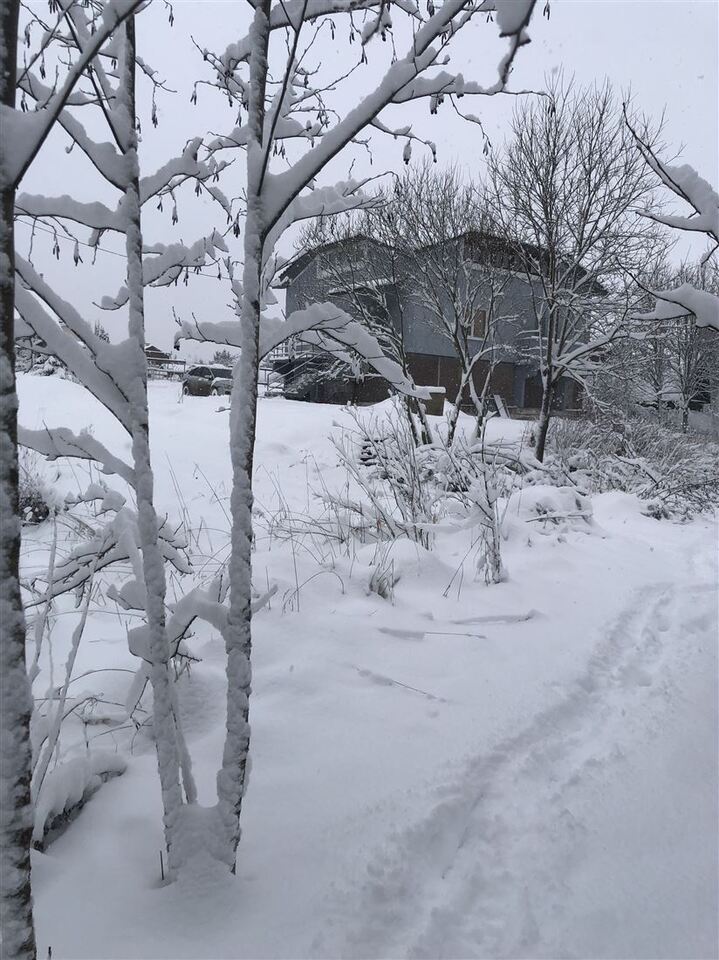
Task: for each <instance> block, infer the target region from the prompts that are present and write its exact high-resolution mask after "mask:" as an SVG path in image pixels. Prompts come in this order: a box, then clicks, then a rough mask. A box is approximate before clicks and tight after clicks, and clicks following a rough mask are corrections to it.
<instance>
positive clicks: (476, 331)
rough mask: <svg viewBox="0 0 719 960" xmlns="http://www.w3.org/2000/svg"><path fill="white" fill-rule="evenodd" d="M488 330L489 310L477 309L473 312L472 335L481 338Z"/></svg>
mask: <svg viewBox="0 0 719 960" xmlns="http://www.w3.org/2000/svg"><path fill="white" fill-rule="evenodd" d="M486 332H487V311H486V310H484V309H479V310H475V311H474V313H473V314H472V327H471V330H470V333H469V335H470V337H476V338H480V337H483V336H484V335H485V333H486Z"/></svg>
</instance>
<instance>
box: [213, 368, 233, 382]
mask: <svg viewBox="0 0 719 960" xmlns="http://www.w3.org/2000/svg"><path fill="white" fill-rule="evenodd" d="M211 370H212V376H213V377H215V378H216V379H218V380H231V379H232V370H230V369H229V368H228V367H212V368H211Z"/></svg>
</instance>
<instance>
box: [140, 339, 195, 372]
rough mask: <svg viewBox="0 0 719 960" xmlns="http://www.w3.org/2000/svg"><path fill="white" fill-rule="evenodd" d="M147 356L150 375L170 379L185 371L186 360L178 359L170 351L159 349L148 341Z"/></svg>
mask: <svg viewBox="0 0 719 960" xmlns="http://www.w3.org/2000/svg"><path fill="white" fill-rule="evenodd" d="M145 356H146V357H147V375H148V377H157V378H163V377H164V378H167V379H170V378H172V377H181V376H182V375H183V374H184V372H185V361H184V360H176V359H175V358H174V357H171V356H170V354H169V353H165V352H164V351H163V350H160V349H158V348H157V347H156V346H154V344H152V343H148V344H147V346H146V347H145Z"/></svg>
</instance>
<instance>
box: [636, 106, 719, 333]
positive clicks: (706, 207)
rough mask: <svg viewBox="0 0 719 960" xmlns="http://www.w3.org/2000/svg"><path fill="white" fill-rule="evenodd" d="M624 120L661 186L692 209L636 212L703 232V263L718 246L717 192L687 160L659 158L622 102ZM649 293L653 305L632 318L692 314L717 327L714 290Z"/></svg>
mask: <svg viewBox="0 0 719 960" xmlns="http://www.w3.org/2000/svg"><path fill="white" fill-rule="evenodd" d="M624 121H625V123H626V125H627V127H628V129H629V131H630V133H631V134H632V136H633V138H634V143H635V144H636V147H637V149H638V150H639V152H640V153H641V155H642V157H643V158H644V160H645V162H646V163H647V165H648V166H649V167H651V169H652V170H653V171H654V172H655V173H656V175H657V176H658V177H659V179H660V180H661V182H662V183H663V184H664V186H665V187H667V188H668V189H669V190H670V191H671V192H672V193H673V194H674V195H675V196H676V197H678V198H679V199H680V200H683V201H684V202H685V203H687V204H688V205H689V206H690V207H691V208H692V213H691V214H690V215H689V216H687V217H684V216H677V215H671V214H659V213H653V212H652V213H648V212H644V211H640V213H641V214H642V216H645V217H647V218H649V219H651V220H655V221H656V222H657V223H663V224H664V225H665V226H668V227H672V228H673V229H675V230H684V231H688V232H691V233H704V234H706V236H707V237H708V239H709V241H710V243H711V247H710V249H709V251H708V252H707V253H706V255H705V256H704V259H703V263H704V264H706V263H707V261H708V260H709V259H710V258H711V257H712V256H713V255H714V254H716V251H717V249H719V194H717V191H716V190H715V189H714V188H713V187H712V186H711V184H710V183H709V182H708V181H706V180H705V179H704V178H703V177H701V176H700V175H699V174H698V173H697V172H696V170H694V168H693V167H690V166H689V164H686V163H685V164H682V165H681V166H672V165H670V164H667V163H664V162H663V161H662V160H660V159H659V157H658V156H657V154H656V152H655V150H654V149H653V148H652V146H651V145H650V144H648V143H647V142H646V141H645V140H644V139H642V137H641V136H640V135H639V133H638V132H637V130H636V129H635V128H634V127H633V126H632V123H631V121H630V119H629V116H628V111H627V105H626V104H624ZM651 293H652V294H653V296H655V297H656V298H657V303H656V305H655V307H654V309H653V310H651V311H649V312H648V313H642V314H638V315H637V318H636V319H638V320H673V319H677V318H679V317H684V316H689V315H692V316H694V318H695V321H696V324H697V326H699V327H709V328H711V329H714V330H719V297H717V296H716V295H715V294H713V293H710V292H709V291H707V290H700V289H699V288H697V287H695V286H693V285H692V284H690V283H683V284H682V285H681V286H679V287H677V288H676V289H674V290H652V291H651Z"/></svg>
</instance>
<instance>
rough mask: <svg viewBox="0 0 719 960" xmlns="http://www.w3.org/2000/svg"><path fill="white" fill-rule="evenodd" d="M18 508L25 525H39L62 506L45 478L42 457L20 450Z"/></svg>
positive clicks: (29, 451)
mask: <svg viewBox="0 0 719 960" xmlns="http://www.w3.org/2000/svg"><path fill="white" fill-rule="evenodd" d="M18 470H19V475H18V507H19V511H20V519H21V520H22V522H23V523H27V524H38V523H42V522H43V520H47V518H48V517H49V516H50V514H52V513H54V512H55V511H56V510H57V509H58V508H59V506H60V504H59V503H58V500H57V497H56V496H55V493H54V492H53V489H52V487H51V486H50V484H48V482H47V481H46V479H45V477H44V476H43V471H42V466H41V463H40V457H39V456H38V455H37V454H36V453H34V452H33V451H31V450H22V449H21V450H20V452H19V456H18Z"/></svg>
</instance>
